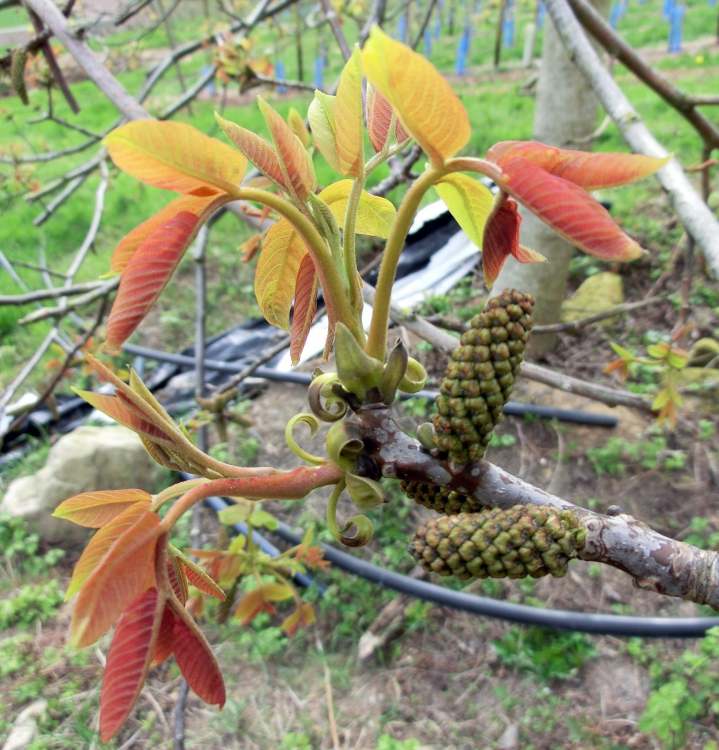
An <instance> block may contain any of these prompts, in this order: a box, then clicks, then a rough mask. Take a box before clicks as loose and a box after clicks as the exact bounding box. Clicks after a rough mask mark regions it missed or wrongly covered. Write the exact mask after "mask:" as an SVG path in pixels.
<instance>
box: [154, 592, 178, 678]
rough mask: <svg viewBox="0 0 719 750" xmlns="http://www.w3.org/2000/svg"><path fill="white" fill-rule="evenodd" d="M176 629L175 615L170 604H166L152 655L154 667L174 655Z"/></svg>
mask: <svg viewBox="0 0 719 750" xmlns="http://www.w3.org/2000/svg"><path fill="white" fill-rule="evenodd" d="M174 627H175V615H174V614H173V613H172V608H171V607H170V605H169V604H165V608H164V609H163V610H162V619H161V620H160V627H159V629H158V631H157V639H156V640H155V649H154V651H153V654H152V666H153V667H156V666H157V665H158V664H162V662H163V661H165V660H166V659H167V658H168V657H169V656H171V655H172V644H173V640H174V634H173V631H174Z"/></svg>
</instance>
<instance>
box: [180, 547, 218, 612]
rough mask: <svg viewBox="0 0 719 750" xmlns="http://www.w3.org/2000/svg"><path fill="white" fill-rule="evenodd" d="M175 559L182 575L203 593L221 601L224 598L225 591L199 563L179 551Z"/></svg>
mask: <svg viewBox="0 0 719 750" xmlns="http://www.w3.org/2000/svg"><path fill="white" fill-rule="evenodd" d="M175 559H176V560H177V562H178V564H179V565H180V569H181V570H182V573H183V575H184V576H185V577H186V578H187V580H188V582H189V583H190V584H191V585H192V586H194V587H195V588H196V589H198V590H199V591H202V593H203V594H208V595H209V596H213V597H215V599H219V600H220V601H221V602H222V601H224V600H225V592H224V591H223V590H222V588H221V587H220V586H219V585H218V584H217V583H216V582H215V581H214V579H213V578H212V577H211V576H210V575H209V574H208V573H206V572H205V571H204V570H203V569H202V568H201V567H200V566H199V565H197V564H196V563H195V562H193V561H192V560H190V558H189V557H187V556H186V555H184V554H183V553H182V552H179V551H178V554H177V556H176V558H175Z"/></svg>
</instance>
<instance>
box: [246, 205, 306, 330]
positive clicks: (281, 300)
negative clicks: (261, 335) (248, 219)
mask: <svg viewBox="0 0 719 750" xmlns="http://www.w3.org/2000/svg"><path fill="white" fill-rule="evenodd" d="M306 254H307V248H306V247H305V244H304V242H303V241H302V239H301V237H300V236H299V234H298V233H297V232H296V231H295V228H294V227H293V226H292V224H290V222H289V221H287V220H285V219H280V220H279V221H277V222H276V223H275V224H273V225H272V226H271V227H270V228H269V229H268V230H267V232H265V236H264V239H263V241H262V250H261V252H260V258H259V260H258V261H257V270H256V271H255V297H256V298H257V304H258V305H259V306H260V310H261V311H262V314H263V315H264V316H265V319H266V320H267V322H268V323H270V324H271V325H275V326H277V327H278V328H283V329H285V330H287V329H288V328H289V327H290V308H291V307H292V300H293V299H294V296H295V280H296V279H297V273H298V271H299V270H300V263H301V262H302V259H303V258H304V256H305V255H306Z"/></svg>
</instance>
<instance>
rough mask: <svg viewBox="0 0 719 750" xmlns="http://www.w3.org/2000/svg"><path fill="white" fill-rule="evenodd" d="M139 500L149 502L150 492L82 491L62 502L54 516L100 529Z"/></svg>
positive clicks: (79, 524)
mask: <svg viewBox="0 0 719 750" xmlns="http://www.w3.org/2000/svg"><path fill="white" fill-rule="evenodd" d="M139 501H144V502H145V504H149V502H150V493H149V492H145V490H132V489H131V490H96V491H94V492H82V493H80V494H79V495H75V496H74V497H70V498H68V499H67V500H64V501H63V502H61V503H60V505H58V506H57V508H55V511H54V512H53V516H55V518H64V519H66V520H67V521H72V522H73V523H76V524H77V525H78V526H87V527H88V528H90V529H99V528H100V527H101V526H104V525H105V524H107V523H109V522H110V521H112V519H113V518H115V517H116V516H117V515H118V514H120V513H122V511H124V510H126V509H127V508H129V507H130V506H131V505H132V504H133V503H137V502H139Z"/></svg>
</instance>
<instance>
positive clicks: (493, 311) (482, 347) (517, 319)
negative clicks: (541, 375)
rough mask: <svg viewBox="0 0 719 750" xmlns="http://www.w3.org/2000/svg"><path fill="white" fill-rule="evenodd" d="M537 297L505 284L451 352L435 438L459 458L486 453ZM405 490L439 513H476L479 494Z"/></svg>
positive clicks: (446, 453)
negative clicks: (474, 496) (476, 495)
mask: <svg viewBox="0 0 719 750" xmlns="http://www.w3.org/2000/svg"><path fill="white" fill-rule="evenodd" d="M533 306H534V299H533V298H532V296H531V295H529V294H524V293H523V292H518V291H517V290H516V289H507V290H505V291H504V292H502V293H501V294H500V295H499V296H497V297H494V298H493V299H491V300H489V302H488V303H487V306H486V307H485V308H484V310H483V311H482V312H481V313H479V315H475V317H474V318H472V320H471V321H470V326H469V329H468V330H467V331H465V332H464V333H463V334H462V338H461V339H460V345H459V346H458V347H457V348H456V349H455V350H454V351H453V352H452V359H451V361H450V362H449V364H448V365H447V370H446V372H445V377H444V379H443V380H442V385H441V387H440V395H439V396H438V397H437V401H436V404H435V407H436V410H437V413H436V414H435V416H434V419H433V422H434V430H435V434H434V444H435V447H436V449H437V452H438V453H439V455H440V456H441V457H443V458H449V459H450V460H451V461H453V462H454V463H456V464H464V463H466V462H467V461H478V460H479V459H481V458H482V457H483V456H484V452H485V451H486V449H487V446H488V445H489V441H490V438H491V437H492V431H493V430H494V427H495V425H496V424H497V422H499V420H500V419H501V418H502V410H503V407H504V404H505V403H506V402H507V400H508V399H509V394H510V393H511V390H512V386H513V385H514V380H515V377H516V375H517V372H518V371H519V366H520V365H521V363H522V356H523V354H524V349H525V346H526V344H527V338H528V337H529V331H530V329H531V327H532V318H531V315H532V308H533ZM401 487H402V490H403V492H404V493H405V494H406V495H407V496H408V497H411V498H412V499H413V500H415V501H417V502H418V503H420V504H421V505H424V506H425V507H427V508H431V509H432V510H436V511H437V512H438V513H446V514H454V513H476V512H477V511H480V510H482V508H483V507H484V506H483V505H482V504H481V503H480V502H479V501H478V500H476V499H475V498H473V497H471V496H469V495H465V494H462V493H461V492H457V491H455V490H449V489H446V488H442V487H438V486H436V485H433V484H431V483H430V482H418V481H411V482H402V484H401Z"/></svg>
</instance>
